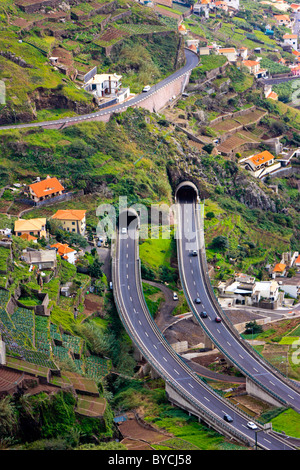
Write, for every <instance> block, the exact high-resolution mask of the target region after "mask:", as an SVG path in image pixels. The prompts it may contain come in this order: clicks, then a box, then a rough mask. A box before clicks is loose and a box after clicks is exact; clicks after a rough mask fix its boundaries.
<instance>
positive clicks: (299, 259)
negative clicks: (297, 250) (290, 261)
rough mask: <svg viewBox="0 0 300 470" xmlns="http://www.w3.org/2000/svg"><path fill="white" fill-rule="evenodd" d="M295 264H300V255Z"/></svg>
mask: <svg viewBox="0 0 300 470" xmlns="http://www.w3.org/2000/svg"><path fill="white" fill-rule="evenodd" d="M295 263H297V264H300V255H299V256H298V258H296V259H295Z"/></svg>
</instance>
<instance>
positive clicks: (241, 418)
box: [112, 218, 294, 450]
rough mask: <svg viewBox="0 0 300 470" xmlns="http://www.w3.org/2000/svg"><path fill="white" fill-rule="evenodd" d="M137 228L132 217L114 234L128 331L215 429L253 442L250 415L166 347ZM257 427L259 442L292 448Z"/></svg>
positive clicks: (116, 279) (117, 291) (119, 300)
mask: <svg viewBox="0 0 300 470" xmlns="http://www.w3.org/2000/svg"><path fill="white" fill-rule="evenodd" d="M123 227H124V225H123ZM138 233H139V232H138V220H137V218H136V219H135V220H133V221H132V222H131V223H130V224H129V226H128V229H127V233H125V234H123V233H118V238H117V241H116V246H115V253H114V255H113V263H112V271H113V283H114V298H115V302H116V305H117V308H118V311H119V314H120V317H121V319H122V321H123V324H124V326H125V328H126V330H127V332H128V334H129V336H130V337H131V339H132V340H133V342H134V343H135V344H136V346H137V347H138V349H139V350H140V352H141V354H142V355H143V356H144V357H145V359H146V360H147V361H148V362H149V363H150V364H151V365H152V367H153V368H154V369H155V370H156V371H157V372H158V374H159V375H160V376H161V377H163V379H164V380H165V381H166V382H168V383H169V384H170V385H171V387H172V388H173V389H175V390H176V391H177V392H178V393H179V395H181V396H184V398H185V400H187V402H189V403H190V404H191V405H193V406H194V407H196V409H198V410H200V411H201V412H202V413H204V414H205V415H206V416H208V417H209V418H211V419H212V420H213V421H215V422H216V423H217V424H218V426H219V430H220V426H221V428H223V430H225V431H226V429H227V432H228V430H229V432H230V434H231V435H232V436H235V437H236V438H237V439H238V440H240V441H242V442H246V445H255V432H254V431H253V430H251V429H249V428H248V427H247V422H248V417H247V416H246V415H245V414H243V413H242V412H241V411H240V410H239V409H238V408H236V407H234V406H233V405H231V404H230V403H229V402H227V401H226V400H224V399H223V398H221V397H220V396H219V395H218V394H217V393H216V392H215V391H214V390H213V389H211V388H210V387H208V386H207V385H206V384H205V383H203V382H202V381H201V380H200V379H199V377H197V375H196V374H195V373H194V372H193V371H192V369H190V368H189V367H188V366H187V364H186V363H185V362H184V361H183V360H182V359H181V358H180V357H179V356H178V355H177V354H176V353H175V352H174V350H173V349H172V348H171V347H170V345H169V344H168V343H167V341H166V340H165V338H164V337H163V336H162V334H161V332H160V331H159V329H158V328H157V325H156V324H155V322H154V321H153V319H152V318H151V316H150V313H149V310H148V309H147V307H146V303H145V299H144V296H143V293H142V287H141V276H140V268H139V266H140V265H139V259H138V236H139V235H138ZM225 413H228V414H229V415H230V416H232V418H233V422H232V423H227V422H225V421H224V414H225ZM200 415H201V413H200ZM216 429H218V428H216ZM225 431H224V433H226V432H225ZM258 431H259V432H257V444H258V446H259V447H262V448H263V449H266V450H293V449H294V448H293V446H291V445H290V446H289V445H288V444H287V443H286V442H284V441H283V440H281V439H280V438H279V437H277V436H276V435H274V434H273V433H272V432H267V431H266V430H264V429H263V428H262V427H261V426H259V425H258Z"/></svg>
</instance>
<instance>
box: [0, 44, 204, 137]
mask: <svg viewBox="0 0 300 470" xmlns="http://www.w3.org/2000/svg"><path fill="white" fill-rule="evenodd" d="M184 52H185V58H186V62H185V65H184V66H183V67H182V68H180V69H178V70H176V72H174V73H172V74H171V75H169V76H168V77H167V78H165V79H164V80H161V81H160V82H159V83H156V84H155V85H153V86H152V87H151V88H150V90H149V91H148V92H144V93H141V94H139V95H136V96H134V97H133V98H131V99H130V100H128V101H125V102H123V103H120V104H116V105H114V106H110V107H109V108H103V109H101V111H96V112H94V113H89V114H82V115H80V116H75V117H68V118H63V119H57V120H52V121H51V120H50V121H43V122H32V123H27V124H8V125H5V126H0V130H8V129H25V128H28V127H47V126H53V125H59V126H63V125H64V124H68V125H70V124H76V123H78V122H84V121H86V120H93V119H97V118H98V117H99V116H105V115H107V114H111V113H113V112H122V111H125V110H126V109H127V108H130V107H132V106H138V105H139V104H141V103H142V101H144V100H145V99H146V98H149V96H151V95H153V94H154V93H156V92H157V91H158V90H160V89H162V88H164V87H166V86H167V85H169V84H170V83H171V82H173V81H175V80H177V79H178V78H179V77H181V76H183V75H185V74H187V73H189V72H191V71H192V70H193V68H195V67H196V66H197V65H198V63H199V58H198V56H197V54H195V53H194V52H192V51H190V50H189V49H185V50H184Z"/></svg>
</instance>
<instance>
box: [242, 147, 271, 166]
mask: <svg viewBox="0 0 300 470" xmlns="http://www.w3.org/2000/svg"><path fill="white" fill-rule="evenodd" d="M274 158H275V157H274V155H272V154H271V153H270V152H269V151H268V150H264V151H263V152H261V153H258V154H257V155H253V156H252V157H249V158H248V160H250V161H251V162H252V163H253V165H255V166H259V165H261V164H262V163H266V162H269V161H270V160H273V159H274Z"/></svg>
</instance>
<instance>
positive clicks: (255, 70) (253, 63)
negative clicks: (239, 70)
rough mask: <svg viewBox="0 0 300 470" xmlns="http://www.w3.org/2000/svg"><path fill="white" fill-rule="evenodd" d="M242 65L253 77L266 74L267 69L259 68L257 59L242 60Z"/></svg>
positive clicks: (260, 76)
mask: <svg viewBox="0 0 300 470" xmlns="http://www.w3.org/2000/svg"><path fill="white" fill-rule="evenodd" d="M242 65H243V66H244V67H246V68H247V69H248V71H249V72H250V73H251V74H252V75H254V76H255V78H262V77H266V76H267V75H268V71H267V70H265V69H261V68H260V61H259V60H243V61H242Z"/></svg>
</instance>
